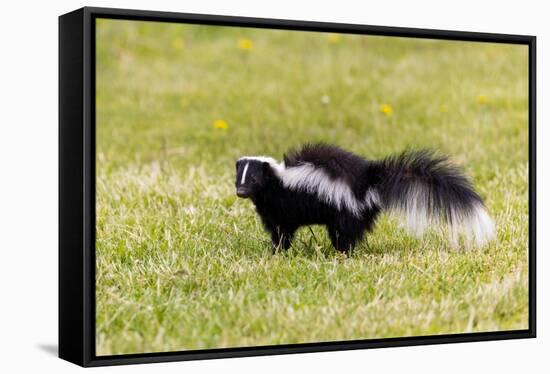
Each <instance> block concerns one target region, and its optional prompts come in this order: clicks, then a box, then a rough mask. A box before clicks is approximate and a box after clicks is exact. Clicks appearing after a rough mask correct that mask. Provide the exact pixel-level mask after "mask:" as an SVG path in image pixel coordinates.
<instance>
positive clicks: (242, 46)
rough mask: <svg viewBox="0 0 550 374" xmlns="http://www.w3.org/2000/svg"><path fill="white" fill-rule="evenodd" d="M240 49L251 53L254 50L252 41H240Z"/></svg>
mask: <svg viewBox="0 0 550 374" xmlns="http://www.w3.org/2000/svg"><path fill="white" fill-rule="evenodd" d="M239 49H242V50H243V51H250V50H251V49H252V41H251V40H250V39H241V40H239Z"/></svg>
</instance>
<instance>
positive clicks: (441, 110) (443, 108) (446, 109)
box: [439, 104, 449, 113]
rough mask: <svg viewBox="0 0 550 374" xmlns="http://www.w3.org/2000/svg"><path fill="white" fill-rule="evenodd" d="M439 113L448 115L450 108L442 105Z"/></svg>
mask: <svg viewBox="0 0 550 374" xmlns="http://www.w3.org/2000/svg"><path fill="white" fill-rule="evenodd" d="M439 111H440V112H441V113H447V112H448V111H449V107H448V106H447V105H445V104H442V105H441V106H440V107H439Z"/></svg>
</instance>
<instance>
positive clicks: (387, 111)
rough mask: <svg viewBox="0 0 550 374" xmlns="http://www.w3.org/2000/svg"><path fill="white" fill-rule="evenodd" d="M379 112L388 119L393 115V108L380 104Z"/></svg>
mask: <svg viewBox="0 0 550 374" xmlns="http://www.w3.org/2000/svg"><path fill="white" fill-rule="evenodd" d="M380 111H381V112H382V113H384V115H386V116H388V117H390V116H392V115H393V108H392V107H391V105H389V104H382V105H380Z"/></svg>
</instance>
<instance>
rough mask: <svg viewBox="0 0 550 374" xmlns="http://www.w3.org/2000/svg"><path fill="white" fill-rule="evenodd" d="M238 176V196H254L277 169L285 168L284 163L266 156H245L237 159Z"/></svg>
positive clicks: (236, 182)
mask: <svg viewBox="0 0 550 374" xmlns="http://www.w3.org/2000/svg"><path fill="white" fill-rule="evenodd" d="M236 169H237V177H236V180H235V188H236V192H237V196H239V197H242V198H252V197H254V196H255V195H256V194H257V193H258V192H259V191H260V190H261V189H262V188H263V187H264V186H265V185H266V183H267V182H268V180H269V178H270V177H271V176H273V175H275V171H276V170H282V169H284V165H283V164H280V163H278V162H277V161H276V160H275V159H273V158H271V157H265V156H245V157H241V158H239V159H238V160H237V164H236Z"/></svg>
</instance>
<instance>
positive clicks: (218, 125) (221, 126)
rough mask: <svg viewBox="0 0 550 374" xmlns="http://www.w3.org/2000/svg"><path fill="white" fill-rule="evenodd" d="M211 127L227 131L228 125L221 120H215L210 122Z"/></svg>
mask: <svg viewBox="0 0 550 374" xmlns="http://www.w3.org/2000/svg"><path fill="white" fill-rule="evenodd" d="M212 127H213V128H215V129H218V130H227V129H228V128H229V124H228V123H227V122H226V121H224V120H223V119H217V120H215V121H214V122H212Z"/></svg>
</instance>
